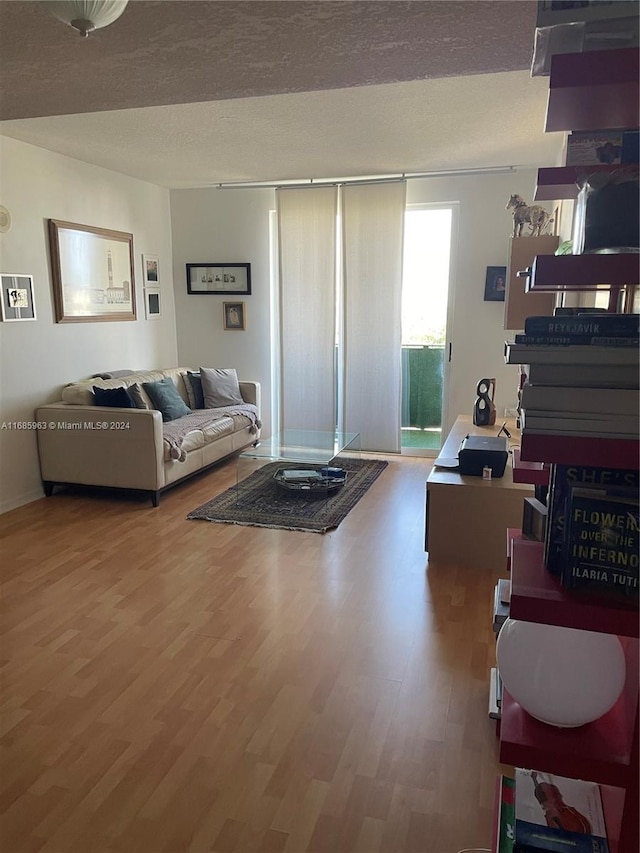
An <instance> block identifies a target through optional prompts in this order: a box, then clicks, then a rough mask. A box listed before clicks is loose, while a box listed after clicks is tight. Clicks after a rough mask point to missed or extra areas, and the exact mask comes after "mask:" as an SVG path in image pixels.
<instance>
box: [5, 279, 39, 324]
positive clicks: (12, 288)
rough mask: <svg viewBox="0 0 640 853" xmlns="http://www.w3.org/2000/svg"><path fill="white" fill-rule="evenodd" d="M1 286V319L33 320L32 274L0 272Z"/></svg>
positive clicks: (34, 307) (34, 309) (10, 321)
mask: <svg viewBox="0 0 640 853" xmlns="http://www.w3.org/2000/svg"><path fill="white" fill-rule="evenodd" d="M0 283H1V287H2V319H3V320H4V321H5V322H6V323H12V322H14V321H17V320H35V319H36V306H35V302H34V301H33V276H32V275H21V274H20V273H5V272H3V273H0Z"/></svg>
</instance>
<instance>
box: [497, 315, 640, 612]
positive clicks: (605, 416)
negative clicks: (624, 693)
mask: <svg viewBox="0 0 640 853" xmlns="http://www.w3.org/2000/svg"><path fill="white" fill-rule="evenodd" d="M638 332H639V318H638V315H637V314H601V315H597V314H592V313H590V314H587V315H579V314H578V315H572V316H560V317H557V316H556V317H528V318H527V320H526V322H525V331H524V334H523V335H517V336H516V338H515V340H514V342H513V343H507V344H506V355H507V359H506V360H507V362H508V363H510V364H519V365H521V371H523V372H524V373H526V380H525V381H523V382H521V387H520V392H519V394H520V408H521V411H520V422H521V427H522V431H523V443H524V441H525V437H526V436H527V435H529V436H530V437H534V436H536V435H540V436H541V437H543V439H544V440H545V441H549V442H551V441H558V442H560V441H563V442H567V441H568V442H573V441H581V442H583V443H586V445H587V447H588V448H591V450H593V453H592V454H591V456H593V457H595V459H594V461H596V463H597V456H598V447H599V442H600V440H601V439H612V440H614V441H616V440H619V441H620V443H621V445H624V444H625V442H629V441H632V442H637V441H638V433H639V429H640V417H639V413H640V395H639V393H638V385H639V382H638V380H639V377H640V373H639V369H638V368H639V365H638V353H639V350H638ZM583 446H584V444H583ZM639 488H640V481H639V476H638V470H637V468H636V469H624V468H601V467H595V466H593V465H592V466H586V465H567V464H558V463H556V464H554V465H552V467H551V476H550V489H549V493H548V495H547V498H546V503H547V520H546V530H545V534H544V543H545V551H544V557H545V565H546V567H547V569H548V570H549V571H550V572H551V573H552V574H555V575H557V576H558V577H559V578H560V581H561V583H562V584H563V586H567V587H580V588H583V589H584V588H587V589H589V588H592V589H595V590H597V591H598V592H602V591H605V590H606V591H607V592H610V593H612V594H613V595H614V596H624V597H625V598H626V599H627V600H628V601H629V602H630V603H631V604H632V605H634V606H637V603H638V586H639V579H638V563H639V557H638V554H639V551H640V541H639V535H638V524H639V519H638V489H639Z"/></svg>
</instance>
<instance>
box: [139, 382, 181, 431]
mask: <svg viewBox="0 0 640 853" xmlns="http://www.w3.org/2000/svg"><path fill="white" fill-rule="evenodd" d="M142 387H143V388H144V390H145V391H146V392H147V394H148V395H149V397H151V402H152V403H153V405H154V407H155V408H156V409H158V411H159V412H161V414H162V420H163V421H175V419H176V418H181V417H182V416H183V415H190V414H191V409H190V408H189V406H187V404H186V403H185V401H184V400H183V399H182V397H181V396H180V394H179V393H178V389H177V388H176V386H175V385H174V384H173V382H172V381H171V379H168V378H167V379H161V380H160V381H159V382H144V383H143V384H142Z"/></svg>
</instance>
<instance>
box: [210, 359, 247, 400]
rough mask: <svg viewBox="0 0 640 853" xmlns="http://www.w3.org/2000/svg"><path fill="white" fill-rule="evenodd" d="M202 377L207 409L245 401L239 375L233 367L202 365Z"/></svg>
mask: <svg viewBox="0 0 640 853" xmlns="http://www.w3.org/2000/svg"><path fill="white" fill-rule="evenodd" d="M200 379H201V380H202V393H203V396H204V407H205V409H218V408H220V406H234V405H236V404H242V403H244V400H243V399H242V394H241V393H240V385H239V383H238V376H237V374H236V371H235V370H234V369H233V368H228V369H223V368H217V367H201V368H200Z"/></svg>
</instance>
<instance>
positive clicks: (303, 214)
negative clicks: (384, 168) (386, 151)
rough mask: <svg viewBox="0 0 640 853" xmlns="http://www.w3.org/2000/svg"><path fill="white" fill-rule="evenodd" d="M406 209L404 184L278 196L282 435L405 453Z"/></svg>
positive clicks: (282, 192) (292, 191) (320, 189)
mask: <svg viewBox="0 0 640 853" xmlns="http://www.w3.org/2000/svg"><path fill="white" fill-rule="evenodd" d="M405 206H406V182H405V181H392V182H389V183H384V184H364V185H351V186H345V187H343V188H342V189H341V192H340V193H339V192H338V188H336V187H317V188H306V187H305V188H295V189H281V190H278V232H279V253H280V306H279V308H280V330H281V341H280V345H281V387H280V424H281V427H282V428H299V429H321V430H328V431H332V430H333V429H335V427H336V425H337V426H338V427H339V428H340V429H341V430H344V431H347V432H358V433H360V435H361V447H362V449H363V450H370V451H381V452H399V450H400V425H401V411H400V405H401V376H402V367H401V286H402V250H403V234H404V212H405ZM338 222H341V226H342V227H341V230H340V237H341V239H340V241H339V243H338V242H337V240H336V235H337V223H338ZM338 246H339V249H338ZM338 250H339V252H340V257H339V258H338V257H337V252H338ZM337 261H339V263H337ZM336 269H337V270H338V275H337V276H336ZM336 317H339V321H338V324H337V325H336ZM336 347H337V352H338V358H337V359H336ZM338 389H339V391H338Z"/></svg>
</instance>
